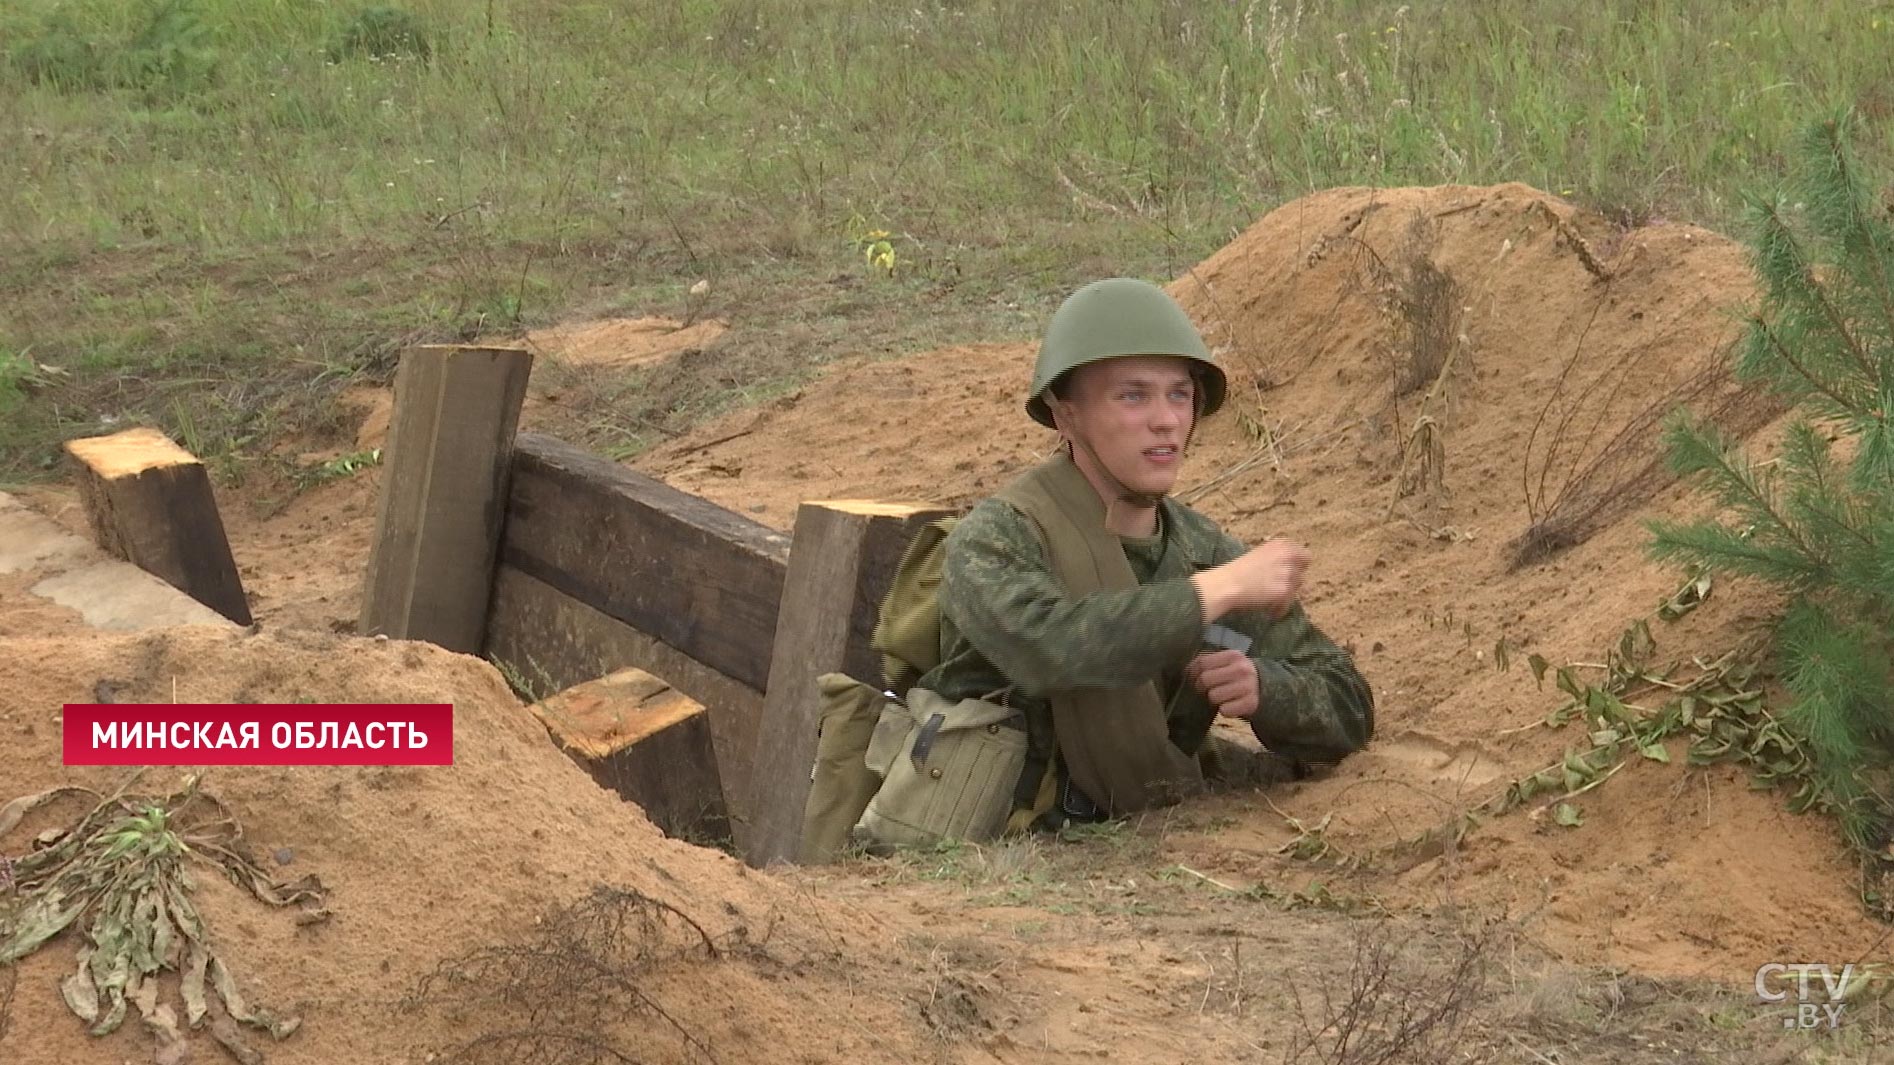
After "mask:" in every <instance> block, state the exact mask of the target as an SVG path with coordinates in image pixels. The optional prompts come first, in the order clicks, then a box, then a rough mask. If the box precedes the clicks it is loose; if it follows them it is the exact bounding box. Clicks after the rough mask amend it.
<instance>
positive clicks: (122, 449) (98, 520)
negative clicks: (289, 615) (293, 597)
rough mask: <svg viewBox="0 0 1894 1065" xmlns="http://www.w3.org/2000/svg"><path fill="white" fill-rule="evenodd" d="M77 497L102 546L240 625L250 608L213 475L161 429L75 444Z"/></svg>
mask: <svg viewBox="0 0 1894 1065" xmlns="http://www.w3.org/2000/svg"><path fill="white" fill-rule="evenodd" d="M66 451H67V453H68V454H70V455H71V456H72V457H73V458H74V459H76V460H77V461H78V466H79V477H78V481H79V498H80V501H81V502H82V503H83V505H84V507H85V513H86V520H87V522H88V523H89V524H90V525H91V527H92V535H93V538H94V539H95V540H97V541H98V544H99V546H100V547H102V548H104V549H105V550H106V552H108V553H109V554H112V555H114V556H116V557H118V558H121V559H124V560H125V561H127V562H130V563H131V564H132V565H134V566H137V567H138V568H140V569H142V570H145V571H146V572H148V573H151V574H152V575H154V576H156V577H158V578H159V579H161V580H163V581H164V582H165V583H167V584H169V585H171V586H172V587H174V588H176V589H178V590H179V591H181V592H183V593H184V594H186V595H188V596H190V597H191V598H192V599H195V600H197V601H198V602H200V603H202V604H204V605H205V606H207V607H209V608H211V609H212V610H215V611H216V612H217V613H219V614H222V615H223V616H224V617H226V618H229V619H230V620H231V621H233V622H235V623H237V624H239V625H248V624H250V622H251V618H250V604H249V601H248V600H247V599H246V598H245V596H244V594H243V582H242V580H241V579H240V578H239V577H238V576H237V563H236V560H235V559H234V558H232V557H231V554H230V541H229V539H228V538H227V537H226V536H225V534H224V522H223V518H222V516H221V515H219V514H218V513H217V500H216V496H215V493H214V492H212V490H211V483H210V474H209V473H208V471H206V470H205V469H204V464H203V463H201V462H199V461H198V460H197V458H196V457H195V456H193V455H192V454H191V453H190V452H188V451H186V450H184V449H183V448H181V447H179V446H178V445H176V444H175V443H172V442H171V440H170V439H169V438H168V437H166V436H165V435H164V434H163V433H160V432H158V431H157V430H156V429H128V430H126V431H124V432H121V433H113V434H111V435H110V436H95V437H88V438H86V439H83V440H72V441H68V442H67V444H66Z"/></svg>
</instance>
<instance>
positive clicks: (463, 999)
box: [403, 886, 723, 1065]
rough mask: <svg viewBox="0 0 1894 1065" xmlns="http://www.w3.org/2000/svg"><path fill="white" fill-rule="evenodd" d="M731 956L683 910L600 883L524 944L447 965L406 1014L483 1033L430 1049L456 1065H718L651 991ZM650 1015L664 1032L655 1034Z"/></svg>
mask: <svg viewBox="0 0 1894 1065" xmlns="http://www.w3.org/2000/svg"><path fill="white" fill-rule="evenodd" d="M721 957H723V952H722V950H721V949H720V948H719V947H718V946H717V944H716V943H715V942H714V941H713V940H712V938H711V936H710V934H709V932H707V931H706V930H705V929H704V927H703V926H702V925H700V924H698V923H697V921H696V920H695V919H693V918H692V917H690V916H689V915H688V914H686V913H684V912H683V911H682V910H680V909H678V908H676V907H674V906H672V905H670V904H669V903H666V902H662V901H660V900H657V899H653V898H650V897H648V896H646V895H644V894H642V893H640V892H637V891H631V890H621V889H617V888H611V887H605V886H600V887H597V888H595V889H594V890H593V892H592V893H591V894H590V895H589V896H587V897H586V898H585V899H582V900H580V901H579V902H577V903H575V904H573V905H571V906H568V907H564V908H560V909H556V910H554V911H552V912H551V913H550V914H548V915H546V916H545V917H543V918H542V919H540V921H539V922H538V923H537V925H536V926H535V929H534V932H533V934H532V935H531V937H530V938H528V939H527V940H525V941H524V942H519V943H512V944H506V945H495V946H488V947H482V948H479V949H476V950H473V951H469V952H467V953H465V954H462V955H460V956H458V957H454V958H450V959H448V960H446V961H443V962H441V963H440V964H439V965H438V966H437V967H436V969H435V971H434V972H432V973H430V974H428V975H427V976H426V977H424V978H422V979H421V981H420V982H419V983H418V984H417V985H416V987H415V988H414V990H413V991H412V993H411V994H410V995H409V996H408V998H407V1000H406V1002H405V1003H404V1004H403V1008H404V1009H406V1010H408V1011H410V1012H417V1011H426V1012H430V1013H435V1014H442V1015H445V1016H447V1017H449V1018H450V1019H453V1020H454V1021H455V1022H456V1023H457V1026H458V1027H462V1028H466V1029H470V1030H472V1031H473V1033H474V1034H472V1035H470V1036H469V1037H468V1038H466V1039H465V1040H463V1041H460V1042H459V1043H457V1044H455V1045H453V1046H450V1047H441V1048H436V1050H435V1051H434V1052H433V1053H432V1054H430V1056H429V1059H428V1060H430V1061H435V1062H440V1063H444V1065H489V1063H491V1065H500V1063H506V1065H607V1063H624V1062H637V1061H652V1060H667V1061H669V1060H687V1061H710V1062H716V1061H717V1056H716V1054H715V1053H714V1052H713V1050H712V1049H711V1048H710V1047H709V1046H708V1045H706V1044H705V1043H704V1042H703V1041H702V1040H701V1039H700V1038H699V1037H698V1035H697V1033H695V1032H694V1031H693V1030H692V1029H691V1028H690V1027H689V1026H688V1025H686V1024H684V1023H682V1022H680V1021H679V1020H678V1019H677V1018H676V1017H675V1016H674V1015H673V1014H672V1013H671V1011H670V1010H669V1009H668V1008H667V1007H666V1006H665V1004H664V1003H662V1002H660V1001H659V1000H658V999H657V998H655V997H654V996H653V995H652V994H651V993H650V992H648V991H647V990H646V986H645V985H646V984H647V983H648V982H649V980H650V978H651V977H653V976H654V975H655V974H656V973H657V972H659V971H660V970H661V969H664V968H665V967H667V966H670V965H673V964H676V963H680V962H686V961H692V960H695V961H715V960H718V959H719V958H721ZM650 1018H655V1019H656V1020H657V1021H659V1022H661V1024H662V1027H661V1028H657V1029H654V1028H652V1027H651V1026H650V1025H649V1019H650ZM628 1019H630V1021H631V1023H630V1024H629V1025H628V1024H627V1023H626V1022H627V1020H628ZM627 1027H630V1028H632V1029H633V1031H634V1034H629V1035H628V1034H626V1029H627ZM660 1033H668V1034H660ZM659 1051H662V1056H660V1055H659V1054H658V1053H657V1052H659Z"/></svg>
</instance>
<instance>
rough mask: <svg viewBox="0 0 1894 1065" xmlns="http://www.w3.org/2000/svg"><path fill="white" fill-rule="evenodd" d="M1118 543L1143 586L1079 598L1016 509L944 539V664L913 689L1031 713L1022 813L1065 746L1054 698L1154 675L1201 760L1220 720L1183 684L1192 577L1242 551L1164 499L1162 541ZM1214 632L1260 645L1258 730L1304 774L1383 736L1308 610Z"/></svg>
mask: <svg viewBox="0 0 1894 1065" xmlns="http://www.w3.org/2000/svg"><path fill="white" fill-rule="evenodd" d="M1120 540H1121V541H1122V542H1123V544H1124V548H1125V556H1126V559H1127V561H1128V562H1129V563H1130V565H1131V569H1132V572H1133V574H1134V575H1135V576H1136V577H1137V579H1138V582H1139V587H1137V588H1133V589H1128V590H1125V591H1107V592H1100V593H1097V594H1094V595H1091V596H1087V597H1085V598H1083V599H1080V600H1078V601H1072V600H1070V599H1067V598H1066V597H1065V595H1064V592H1063V589H1062V586H1061V584H1060V582H1059V579H1058V578H1057V576H1056V575H1055V574H1054V572H1053V570H1052V568H1051V567H1050V565H1049V562H1048V559H1047V554H1046V551H1045V548H1044V547H1043V546H1042V544H1041V542H1040V539H1039V537H1038V535H1037V534H1036V531H1035V529H1034V527H1033V525H1032V522H1031V521H1030V519H1028V518H1027V517H1026V516H1025V515H1024V514H1022V513H1021V512H1020V511H1019V510H1017V509H1015V508H1014V507H1013V506H1011V505H1010V504H1008V503H1006V502H1003V501H1000V500H997V499H988V500H985V501H984V502H982V503H980V504H979V505H978V506H975V507H974V508H973V509H972V510H971V511H970V512H969V513H968V514H967V515H966V516H965V517H964V518H962V519H961V521H960V522H959V524H958V525H957V526H956V527H955V528H954V530H953V532H952V533H951V534H950V535H949V536H948V538H947V541H946V545H945V547H946V555H945V566H944V573H943V578H942V582H941V585H940V593H939V594H940V611H941V643H940V649H941V661H940V664H939V665H938V666H936V667H935V668H934V669H933V670H931V671H929V672H928V673H927V674H926V675H925V676H923V677H922V678H921V679H920V680H919V682H918V684H919V685H920V686H921V687H925V688H929V689H932V690H933V691H936V692H938V693H940V694H941V695H943V696H945V697H947V698H948V699H956V700H957V699H963V698H981V697H989V696H992V695H993V694H994V693H995V692H998V691H1001V690H1003V689H1008V688H1010V689H1011V691H1010V692H1009V694H1008V695H1007V696H1006V701H1007V702H1008V703H1009V705H1012V706H1014V707H1017V708H1019V709H1020V710H1022V711H1024V713H1025V715H1026V721H1027V731H1028V735H1029V739H1030V754H1029V756H1028V759H1027V766H1026V770H1025V772H1024V773H1023V774H1022V778H1021V782H1020V787H1019V788H1018V789H1017V790H1016V792H1015V796H1016V803H1015V805H1016V807H1019V808H1023V807H1025V806H1027V805H1030V804H1031V802H1032V796H1033V793H1034V792H1035V790H1036V788H1037V785H1038V783H1039V781H1040V778H1041V776H1042V775H1043V773H1044V768H1045V766H1046V763H1047V761H1048V760H1050V759H1052V758H1054V756H1055V754H1056V752H1057V749H1058V740H1057V737H1056V736H1055V735H1054V730H1053V725H1052V715H1051V713H1050V711H1049V704H1048V701H1047V695H1048V694H1049V693H1051V692H1055V691H1060V690H1069V689H1076V688H1124V687H1130V686H1134V685H1137V684H1141V683H1143V682H1145V681H1149V680H1152V679H1157V680H1158V683H1159V691H1160V693H1162V695H1163V696H1164V698H1165V699H1166V701H1167V706H1168V709H1167V712H1166V719H1167V722H1168V727H1169V733H1170V738H1171V742H1172V743H1173V744H1175V745H1176V746H1177V747H1178V748H1179V749H1180V750H1182V751H1184V752H1185V753H1187V754H1192V755H1195V754H1197V753H1198V752H1199V750H1200V749H1201V748H1202V747H1203V746H1204V741H1205V737H1206V736H1207V735H1208V733H1209V730H1210V726H1211V724H1212V723H1213V722H1214V721H1215V718H1216V711H1215V708H1214V707H1212V706H1211V705H1210V704H1209V702H1208V700H1206V699H1205V698H1204V697H1203V696H1202V695H1201V694H1200V693H1198V692H1197V691H1196V690H1195V688H1194V687H1192V686H1191V685H1189V684H1187V683H1185V681H1184V667H1185V665H1186V664H1187V663H1188V662H1189V661H1190V659H1191V658H1192V657H1193V656H1194V655H1195V654H1197V653H1198V652H1199V651H1201V650H1203V649H1204V646H1203V636H1204V623H1203V612H1202V607H1201V605H1200V601H1199V599H1198V596H1197V591H1196V587H1195V586H1194V585H1193V584H1192V583H1191V581H1190V580H1189V578H1190V577H1191V576H1192V575H1193V574H1195V573H1197V572H1198V571H1200V570H1204V569H1209V568H1211V567H1213V566H1218V565H1221V564H1223V563H1225V562H1229V561H1231V560H1233V559H1235V558H1237V557H1238V556H1240V555H1242V554H1243V553H1244V552H1245V551H1246V550H1247V548H1246V547H1245V546H1244V545H1243V544H1242V543H1241V542H1239V541H1237V540H1236V539H1234V538H1232V537H1230V536H1228V535H1226V534H1224V533H1223V532H1222V531H1221V530H1220V529H1218V528H1217V526H1216V525H1215V524H1214V523H1213V522H1211V521H1210V519H1208V518H1206V517H1205V516H1203V515H1202V514H1200V513H1198V512H1196V511H1195V510H1192V509H1191V508H1189V507H1187V506H1184V505H1183V504H1180V503H1178V502H1176V501H1175V500H1172V499H1169V498H1166V499H1164V500H1162V501H1161V503H1160V504H1159V528H1158V532H1157V534H1156V535H1153V536H1150V537H1144V538H1133V537H1120ZM1219 623H1220V624H1222V625H1225V626H1227V627H1229V628H1231V629H1235V630H1236V631H1238V632H1242V633H1244V634H1245V635H1247V636H1249V637H1250V638H1251V639H1252V640H1253V641H1254V644H1253V646H1252V647H1251V649H1250V652H1249V657H1250V659H1251V661H1252V662H1254V663H1255V666H1256V671H1257V676H1258V692H1259V695H1260V700H1259V703H1260V705H1259V708H1258V710H1257V712H1256V714H1255V716H1254V717H1252V718H1251V719H1250V727H1251V730H1252V731H1253V732H1254V733H1255V735H1256V738H1257V739H1258V740H1259V741H1260V742H1261V743H1262V744H1263V745H1264V746H1265V747H1267V748H1268V749H1269V750H1271V751H1273V752H1275V753H1276V754H1278V755H1281V756H1283V757H1285V758H1287V759H1291V760H1293V761H1294V762H1295V763H1297V764H1299V765H1307V764H1314V763H1332V762H1335V761H1338V760H1340V759H1341V758H1342V757H1344V756H1345V755H1347V754H1349V753H1350V752H1352V751H1356V750H1359V749H1360V748H1361V747H1362V746H1363V745H1365V744H1366V743H1367V741H1368V738H1369V736H1370V735H1371V733H1372V732H1373V729H1374V700H1373V695H1372V693H1371V692H1370V690H1369V687H1368V684H1367V682H1366V681H1365V680H1364V679H1363V678H1362V676H1361V674H1360V673H1359V672H1357V670H1356V668H1355V665H1354V662H1353V660H1352V659H1351V657H1350V656H1349V654H1348V653H1347V652H1346V651H1344V650H1343V649H1341V648H1340V647H1337V646H1336V645H1335V643H1334V642H1333V641H1331V640H1330V639H1329V638H1328V637H1327V636H1325V635H1324V634H1323V633H1322V632H1321V630H1319V629H1318V628H1316V627H1315V625H1314V624H1312V623H1311V622H1310V621H1309V619H1308V617H1307V615H1306V614H1305V613H1304V612H1303V610H1302V607H1301V605H1300V604H1297V605H1295V606H1294V607H1292V608H1291V610H1290V612H1289V613H1288V614H1287V615H1286V616H1284V617H1283V618H1282V619H1280V620H1272V619H1271V618H1269V617H1268V616H1267V615H1265V614H1263V613H1262V612H1260V611H1236V612H1233V613H1231V614H1228V615H1226V616H1224V617H1223V618H1221V619H1219ZM1055 813H1056V811H1055ZM1042 820H1043V819H1042Z"/></svg>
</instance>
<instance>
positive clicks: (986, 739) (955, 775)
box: [854, 688, 1026, 853]
mask: <svg viewBox="0 0 1894 1065" xmlns="http://www.w3.org/2000/svg"><path fill="white" fill-rule="evenodd" d="M864 761H865V763H866V766H867V768H868V770H869V771H870V772H872V773H875V774H878V775H879V776H880V777H881V778H882V779H881V787H880V788H879V789H877V790H876V791H875V796H874V798H872V799H870V800H869V801H868V807H867V809H866V810H864V811H863V812H862V816H861V820H860V821H859V822H858V823H857V824H856V825H855V830H854V838H855V840H856V842H858V843H860V844H862V845H863V846H864V847H867V848H868V849H869V850H871V851H876V852H881V853H885V852H887V851H889V850H892V849H894V848H896V847H912V846H926V845H929V844H933V843H939V842H942V841H946V840H965V841H967V842H973V843H983V842H986V841H988V840H991V839H994V838H996V837H998V836H999V834H1000V832H1001V830H1002V829H1004V828H1005V827H1006V818H1007V814H1008V813H1010V812H1011V810H1012V805H1013V790H1014V788H1015V787H1016V786H1017V785H1018V783H1019V775H1020V772H1021V771H1022V770H1023V769H1024V767H1025V764H1026V729H1025V718H1024V715H1022V714H1021V713H1020V712H1019V711H1018V710H1015V709H1013V708H1011V707H1007V706H1001V705H1000V704H998V703H993V702H988V701H986V700H984V699H962V700H960V701H959V702H952V701H950V700H948V699H946V698H945V697H943V696H941V695H939V694H937V693H935V692H932V691H929V690H928V689H926V688H910V689H909V690H908V696H907V701H906V704H905V705H903V704H902V703H898V702H894V701H893V700H889V701H888V702H887V704H886V705H885V706H883V708H882V711H881V719H880V721H878V722H877V723H876V725H875V732H874V735H873V737H872V738H870V740H869V742H868V751H867V755H866V758H865V759H864Z"/></svg>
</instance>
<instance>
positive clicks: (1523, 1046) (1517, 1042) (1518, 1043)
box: [1506, 1032, 1559, 1065]
mask: <svg viewBox="0 0 1894 1065" xmlns="http://www.w3.org/2000/svg"><path fill="white" fill-rule="evenodd" d="M1506 1038H1508V1039H1510V1040H1512V1042H1513V1045H1514V1046H1516V1047H1518V1048H1519V1049H1521V1050H1523V1051H1525V1052H1526V1053H1528V1054H1531V1055H1532V1056H1533V1057H1535V1058H1537V1059H1539V1060H1540V1061H1542V1062H1544V1063H1545V1065H1559V1063H1558V1062H1556V1061H1553V1060H1552V1059H1551V1058H1548V1057H1546V1056H1545V1055H1544V1054H1541V1053H1539V1052H1538V1051H1536V1050H1534V1049H1532V1048H1531V1047H1529V1046H1527V1045H1526V1044H1525V1041H1524V1040H1522V1039H1520V1038H1519V1037H1518V1036H1516V1035H1514V1034H1513V1033H1511V1032H1507V1033H1506Z"/></svg>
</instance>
